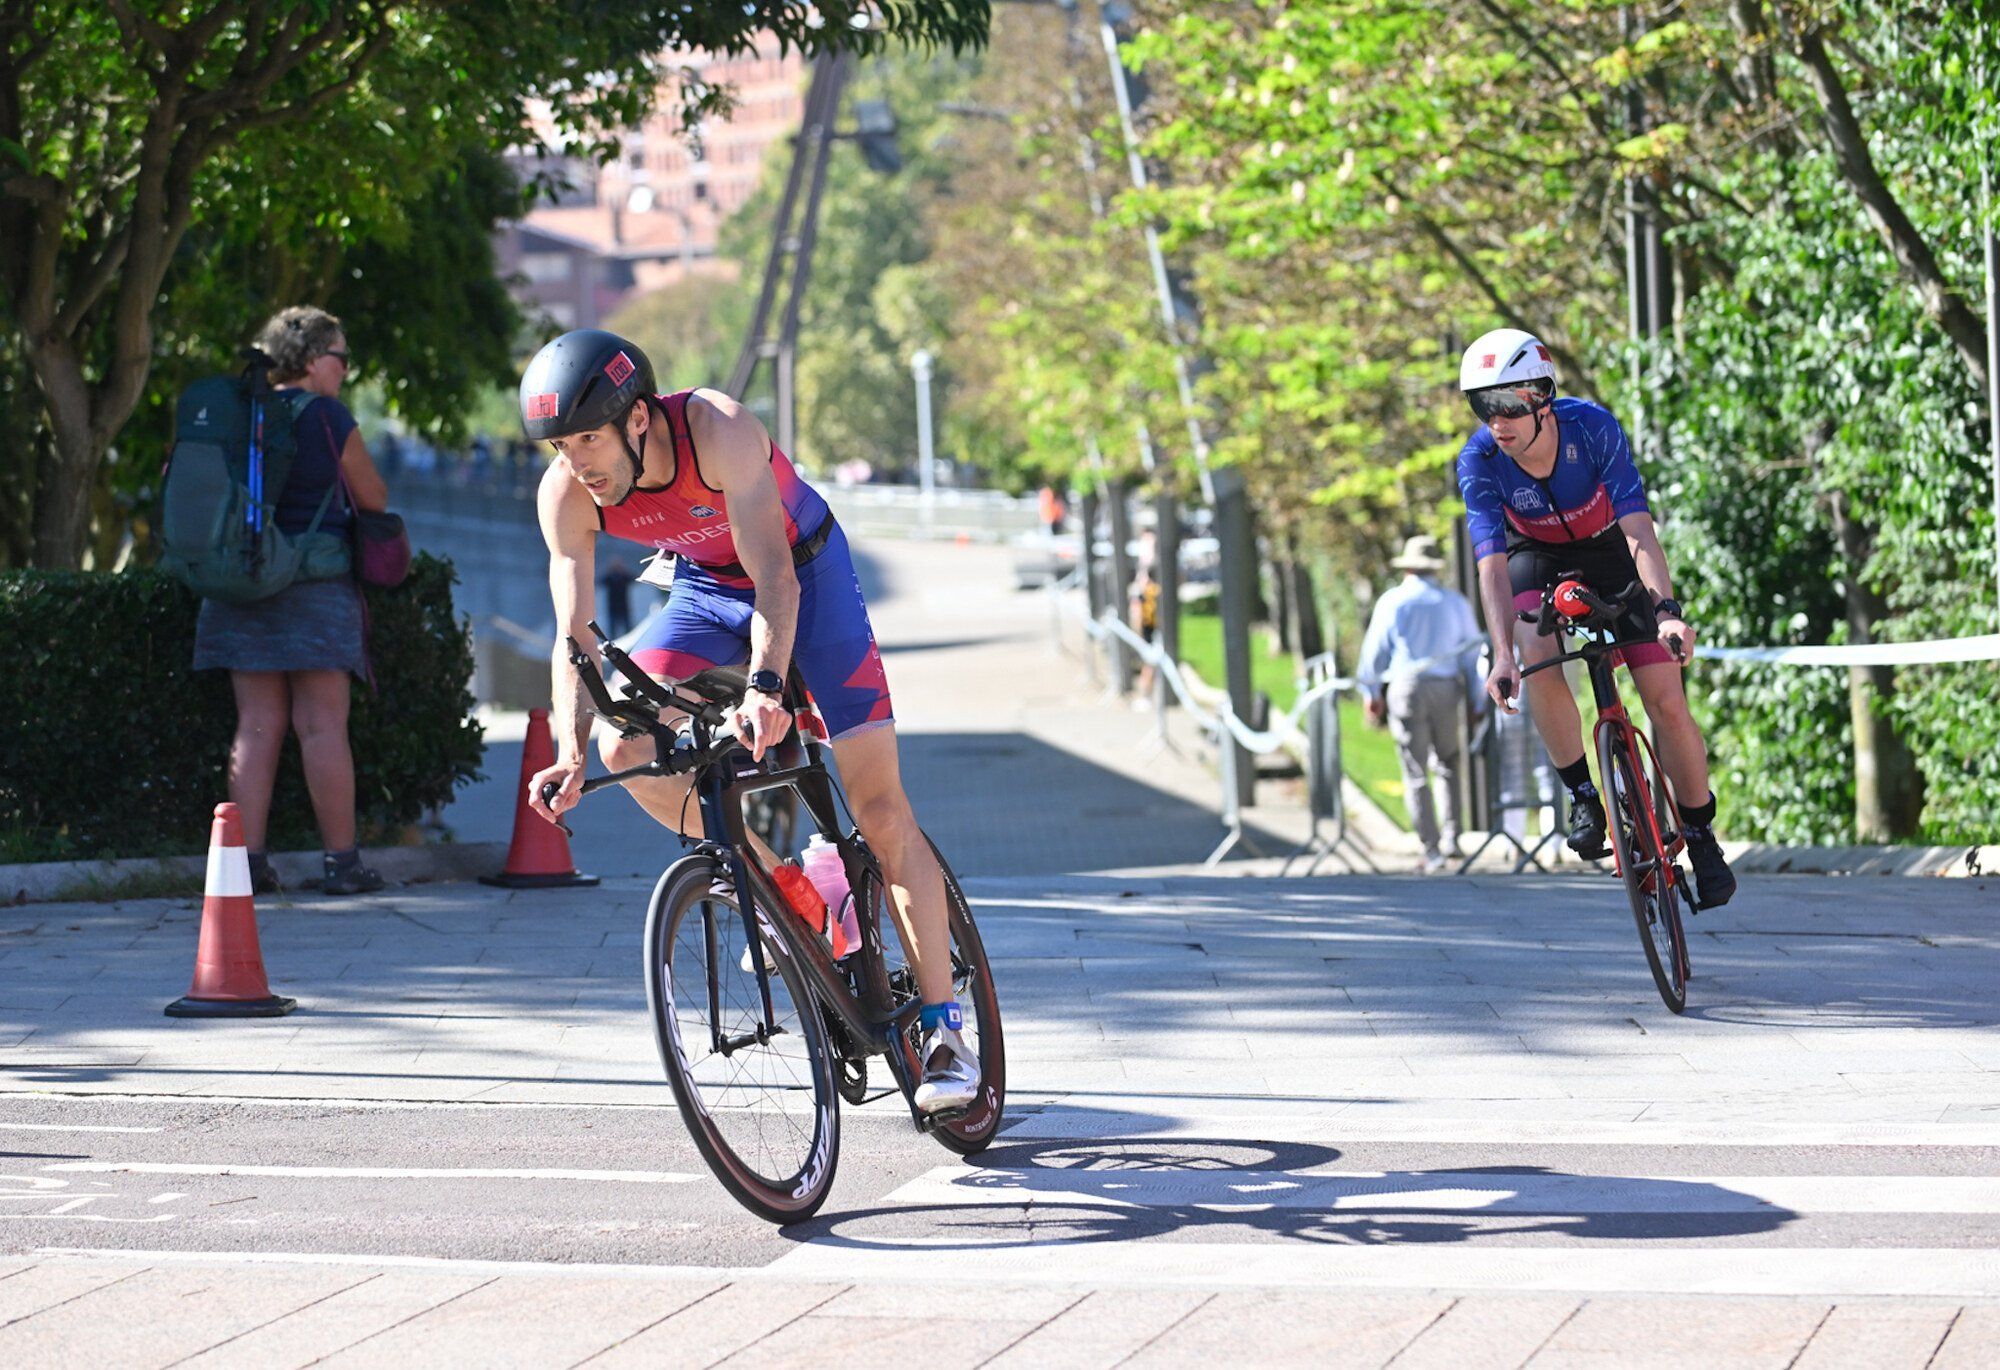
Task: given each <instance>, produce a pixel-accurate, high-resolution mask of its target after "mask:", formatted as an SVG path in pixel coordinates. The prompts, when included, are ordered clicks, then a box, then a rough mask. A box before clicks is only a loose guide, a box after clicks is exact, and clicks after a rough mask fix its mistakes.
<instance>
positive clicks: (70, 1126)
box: [0, 1123, 164, 1132]
mask: <svg viewBox="0 0 2000 1370" xmlns="http://www.w3.org/2000/svg"><path fill="white" fill-rule="evenodd" d="M0 1129H3V1130H5V1131H8V1132H160V1131H163V1130H164V1129H162V1128H157V1127H94V1126H86V1125H84V1124H82V1123H0Z"/></svg>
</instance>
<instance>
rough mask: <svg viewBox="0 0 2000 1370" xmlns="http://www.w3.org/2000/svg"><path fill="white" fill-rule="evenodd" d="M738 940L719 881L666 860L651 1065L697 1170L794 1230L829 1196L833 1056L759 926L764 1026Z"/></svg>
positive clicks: (653, 937) (777, 947) (792, 974)
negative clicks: (657, 1069) (690, 1142)
mask: <svg viewBox="0 0 2000 1370" xmlns="http://www.w3.org/2000/svg"><path fill="white" fill-rule="evenodd" d="M758 921H759V923H760V924H761V923H763V921H764V920H763V916H762V914H761V912H760V913H759V915H758ZM746 942H747V939H746V937H745V933H744V926H743V916H742V914H741V912H739V910H738V905H737V901H736V894H735V892H734V890H733V889H732V888H731V887H730V882H729V880H728V878H727V877H726V876H723V875H722V874H721V872H720V871H719V870H718V869H717V868H716V867H715V865H714V864H713V863H712V862H710V861H708V860H706V859H703V858H699V857H691V858H688V859H686V860H683V861H679V862H676V863H675V865H674V866H673V867H672V868H671V869H670V870H668V872H667V873H666V874H665V875H663V876H662V877H660V883H659V885H658V886H657V887H655V889H654V891H653V902H652V906H651V908H650V909H649V910H648V911H647V915H646V998H647V1002H648V1003H649V1005H650V1006H651V1008H652V1013H653V1028H654V1032H655V1035H656V1036H657V1037H658V1040H659V1047H660V1063H661V1065H662V1066H663V1067H665V1069H666V1073H667V1080H668V1082H669V1083H670V1084H671V1085H672V1086H673V1090H674V1098H675V1100H676V1101H677V1102H678V1103H679V1104H680V1110H681V1117H682V1119H683V1120H684V1121H685V1122H686V1123H687V1127H688V1131H689V1132H690V1133H692V1134H693V1136H694V1140H695V1145H696V1146H698V1147H699V1148H700V1149H701V1153H702V1156H703V1158H704V1159H705V1160H707V1162H708V1164H709V1168H710V1169H711V1170H713V1171H714V1172H715V1176H716V1178H717V1179H719V1180H721V1181H722V1184H723V1187H724V1188H725V1189H727V1190H728V1191H729V1192H730V1193H731V1194H732V1195H733V1196H735V1198H736V1200H737V1201H738V1202H739V1203H741V1204H742V1205H743V1206H744V1207H745V1208H747V1209H749V1210H750V1211H751V1212H753V1213H755V1214H757V1215H758V1216H759V1217H762V1218H767V1219H769V1220H770V1221H772V1222H776V1223H789V1222H797V1221H799V1220H800V1219H802V1218H807V1217H810V1216H811V1215H812V1214H813V1213H814V1212H816V1211H817V1210H818V1209H819V1206H820V1205H821V1204H822V1203H824V1202H825V1201H826V1196H827V1193H828V1191H829V1190H831V1188H832V1187H833V1172H834V1164H835V1161H836V1160H837V1159H838V1156H839V1153H840V1104H839V1102H838V1100H837V1098H836V1097H835V1080H834V1071H833V1051H832V1049H831V1047H830V1046H829V1044H828V1042H827V1039H826V1031H825V1028H824V1025H823V1024H822V1023H821V1020H820V1012H819V1006H818V1004H817V1003H816V1002H815V1001H814V1000H813V998H812V996H811V993H810V991H809V990H808V989H807V986H806V983H805V978H804V976H803V975H802V974H801V972H800V971H799V969H798V967H797V966H795V965H794V964H793V963H792V961H791V959H790V958H789V957H788V956H787V955H786V954H785V952H784V950H783V947H782V945H781V944H780V942H779V940H778V938H777V937H776V936H775V935H774V934H773V933H772V932H771V931H769V930H768V929H767V930H766V931H765V933H764V937H763V942H764V959H765V963H766V966H767V968H768V970H769V981H770V992H771V1010H772V1011H771V1014H770V1016H769V1018H768V1019H767V1018H766V1015H765V1012H764V1001H763V995H762V994H761V993H760V991H759V989H758V985H757V977H756V974H755V973H754V972H753V971H749V970H745V969H744V968H743V953H744V948H745V946H746Z"/></svg>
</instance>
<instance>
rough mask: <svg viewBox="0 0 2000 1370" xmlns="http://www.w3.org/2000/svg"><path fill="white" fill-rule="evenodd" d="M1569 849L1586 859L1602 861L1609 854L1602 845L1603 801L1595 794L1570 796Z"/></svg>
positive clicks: (1608, 849) (1609, 850) (1606, 848)
mask: <svg viewBox="0 0 2000 1370" xmlns="http://www.w3.org/2000/svg"><path fill="white" fill-rule="evenodd" d="M1567 845H1568V847H1569V849H1570V850H1571V851H1573V852H1575V853H1576V854H1577V855H1578V856H1580V857H1582V858H1583V859H1584V860H1586V861H1602V860H1603V859H1604V858H1605V857H1607V856H1609V855H1611V849H1610V848H1609V847H1607V846H1605V845H1604V801H1603V800H1601V799H1599V798H1598V797H1597V796H1596V795H1594V794H1593V795H1590V796H1588V797H1587V798H1578V797H1577V796H1575V795H1571V796H1570V801H1569V839H1568V842H1567Z"/></svg>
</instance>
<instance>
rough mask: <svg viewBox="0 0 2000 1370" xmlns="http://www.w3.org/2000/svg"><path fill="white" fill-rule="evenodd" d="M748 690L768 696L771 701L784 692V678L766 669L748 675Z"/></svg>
mask: <svg viewBox="0 0 2000 1370" xmlns="http://www.w3.org/2000/svg"><path fill="white" fill-rule="evenodd" d="M750 688H751V689H753V690H755V691H756V692H757V693H758V694H760V695H770V696H771V697H772V698H773V699H775V698H777V697H778V696H779V695H781V694H783V693H784V692H785V678H784V677H783V676H781V675H779V674H778V673H777V672H776V671H773V670H771V669H769V668H768V667H767V668H766V669H764V670H761V671H752V672H751V673H750Z"/></svg>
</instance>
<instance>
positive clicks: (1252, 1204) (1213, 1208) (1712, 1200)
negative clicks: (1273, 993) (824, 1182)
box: [785, 1136, 1799, 1251]
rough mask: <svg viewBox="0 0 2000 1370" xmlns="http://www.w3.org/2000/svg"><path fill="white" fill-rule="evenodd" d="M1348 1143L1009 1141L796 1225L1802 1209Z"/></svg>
mask: <svg viewBox="0 0 2000 1370" xmlns="http://www.w3.org/2000/svg"><path fill="white" fill-rule="evenodd" d="M1340 1159H1341V1152H1340V1151H1339V1149H1338V1148H1335V1147H1331V1146H1322V1145H1318V1144H1313V1143H1300V1142H1266V1141H1254V1140H1250V1139H1244V1138H1233V1137H1172V1138H1162V1137H1146V1136H1137V1137H1130V1136H1125V1137H1098V1138H1089V1139H1083V1140H1074V1139H1053V1140H1039V1139H1038V1140H1032V1141H1022V1142H1014V1143H1006V1142H1003V1143H1001V1144H999V1145H996V1146H994V1147H993V1148H991V1149H990V1150H988V1151H986V1152H984V1153H983V1154H981V1155H980V1156H979V1157H977V1158H975V1159H974V1160H973V1161H971V1162H969V1163H968V1164H967V1165H966V1166H965V1168H964V1169H963V1170H962V1171H958V1172H955V1173H954V1172H934V1174H933V1175H932V1176H931V1177H927V1178H926V1179H925V1180H921V1181H919V1182H917V1183H916V1184H915V1185H912V1186H906V1187H905V1189H904V1190H902V1191H899V1194H898V1196H897V1197H898V1198H900V1199H901V1200H902V1201H901V1202H894V1203H886V1204H881V1205H878V1206H874V1207H869V1208H862V1209H855V1210H851V1211H848V1212H844V1213H838V1214H821V1215H820V1216H819V1217H818V1218H815V1219H814V1220H812V1221H811V1222H808V1223H802V1224H799V1225H797V1226H795V1227H791V1228H787V1229H785V1232H786V1235H788V1236H790V1237H791V1238H792V1239H793V1240H796V1241H800V1242H812V1243H814V1244H816V1245H820V1246H845V1247H849V1248H852V1249H856V1250H877V1251H880V1250H905V1249H907V1250H919V1249H921V1250H929V1251H935V1250H937V1249H938V1248H939V1247H944V1248H946V1249H952V1248H958V1249H976V1248H1005V1247H1012V1246H1047V1245H1052V1244H1066V1243H1082V1244H1088V1243H1095V1242H1129V1241H1136V1240H1145V1239H1149V1238H1179V1239H1185V1240H1198V1241H1204V1242H1258V1241H1279V1242H1303V1243H1310V1244H1314V1245H1351V1246H1387V1245H1405V1244H1423V1243H1432V1244H1435V1243H1457V1242H1484V1243H1487V1244H1490V1245H1506V1244H1511V1243H1514V1242H1518V1241H1519V1240H1520V1239H1521V1238H1522V1237H1526V1236H1532V1237H1535V1238H1536V1239H1537V1244H1541V1243H1545V1242H1546V1241H1547V1239H1548V1238H1550V1237H1556V1238H1563V1239H1569V1240H1573V1241H1577V1242H1589V1241H1635V1242H1659V1241H1676V1240H1679V1241H1714V1240H1717V1239H1722V1238H1738V1237H1751V1236H1758V1235H1762V1234H1766V1233H1770V1232H1773V1231H1776V1230H1777V1229H1779V1228H1781V1227H1783V1226H1784V1225H1785V1224H1787V1223H1789V1222H1791V1221H1793V1220H1794V1219H1796V1218H1797V1217H1799V1214H1797V1213H1795V1212H1794V1211H1792V1210H1790V1209H1787V1208H1784V1207H1781V1206H1779V1205H1776V1204H1773V1203H1770V1202H1769V1201H1767V1200H1764V1199H1761V1198H1759V1197H1757V1196H1755V1195H1751V1194H1744V1193H1739V1192H1737V1191H1735V1190H1731V1189H1729V1188H1727V1187H1725V1186H1723V1185H1719V1184H1716V1183H1713V1182H1712V1181H1708V1180H1702V1179H1668V1178H1657V1177H1650V1176H1626V1175H1615V1174H1575V1173H1570V1172H1566V1171H1561V1170H1554V1169H1551V1168H1549V1167H1546V1166H1538V1165H1511V1166H1510V1165H1486V1166H1475V1167H1470V1168H1466V1169H1451V1170H1438V1169H1413V1170H1390V1171H1342V1170H1340V1169H1339V1168H1338V1165H1339V1162H1340Z"/></svg>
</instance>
